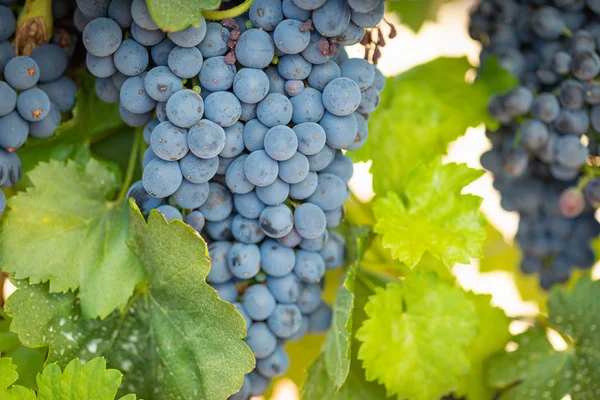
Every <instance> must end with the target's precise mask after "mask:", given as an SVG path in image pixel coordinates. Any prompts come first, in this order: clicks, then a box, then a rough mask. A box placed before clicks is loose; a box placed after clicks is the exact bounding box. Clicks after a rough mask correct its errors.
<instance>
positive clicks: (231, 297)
mask: <svg viewBox="0 0 600 400" xmlns="http://www.w3.org/2000/svg"><path fill="white" fill-rule="evenodd" d="M211 286H212V288H213V289H215V290H216V291H217V294H218V295H219V297H220V298H221V300H224V301H226V302H228V303H234V302H235V301H236V300H237V298H238V290H237V287H236V286H235V283H233V282H226V283H221V284H218V283H216V284H212V285H211Z"/></svg>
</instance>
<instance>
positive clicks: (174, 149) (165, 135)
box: [150, 122, 189, 161]
mask: <svg viewBox="0 0 600 400" xmlns="http://www.w3.org/2000/svg"><path fill="white" fill-rule="evenodd" d="M150 145H151V146H152V150H153V151H154V153H155V154H156V155H157V156H158V157H160V158H162V159H163V160H166V161H177V160H180V159H181V158H183V156H185V155H186V154H187V153H188V151H189V147H188V144H187V130H185V129H183V128H179V127H177V126H175V125H173V124H172V123H170V122H161V123H160V124H159V125H157V126H156V128H154V130H153V131H152V135H151V137H150Z"/></svg>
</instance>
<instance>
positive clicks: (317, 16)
mask: <svg viewBox="0 0 600 400" xmlns="http://www.w3.org/2000/svg"><path fill="white" fill-rule="evenodd" d="M312 19H313V24H314V26H315V29H316V30H317V31H319V33H320V34H321V35H323V36H327V37H335V36H338V35H341V34H342V33H343V32H344V31H345V30H346V27H347V26H348V24H349V23H350V6H349V5H348V2H347V0H328V1H326V2H325V4H323V6H322V7H320V8H318V9H316V10H315V11H313V15H312ZM357 25H358V24H357Z"/></svg>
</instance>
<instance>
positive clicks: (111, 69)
mask: <svg viewBox="0 0 600 400" xmlns="http://www.w3.org/2000/svg"><path fill="white" fill-rule="evenodd" d="M85 65H86V66H87V69H88V71H89V72H90V74H92V75H94V76H96V77H98V78H108V77H110V76H111V75H113V74H114V73H115V72H117V67H115V62H114V61H113V57H112V56H106V57H96V56H95V55H93V54H92V53H87V55H86V57H85Z"/></svg>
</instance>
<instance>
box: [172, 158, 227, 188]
mask: <svg viewBox="0 0 600 400" xmlns="http://www.w3.org/2000/svg"><path fill="white" fill-rule="evenodd" d="M179 167H180V168H181V173H182V174H183V177H184V178H185V179H187V180H188V181H190V182H192V183H204V182H208V181H209V180H211V179H212V178H213V177H214V176H215V175H216V173H217V170H218V168H219V159H218V157H213V158H199V157H196V156H195V155H194V154H193V153H192V152H190V153H187V154H186V155H185V156H184V157H183V158H182V159H181V160H179Z"/></svg>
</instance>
